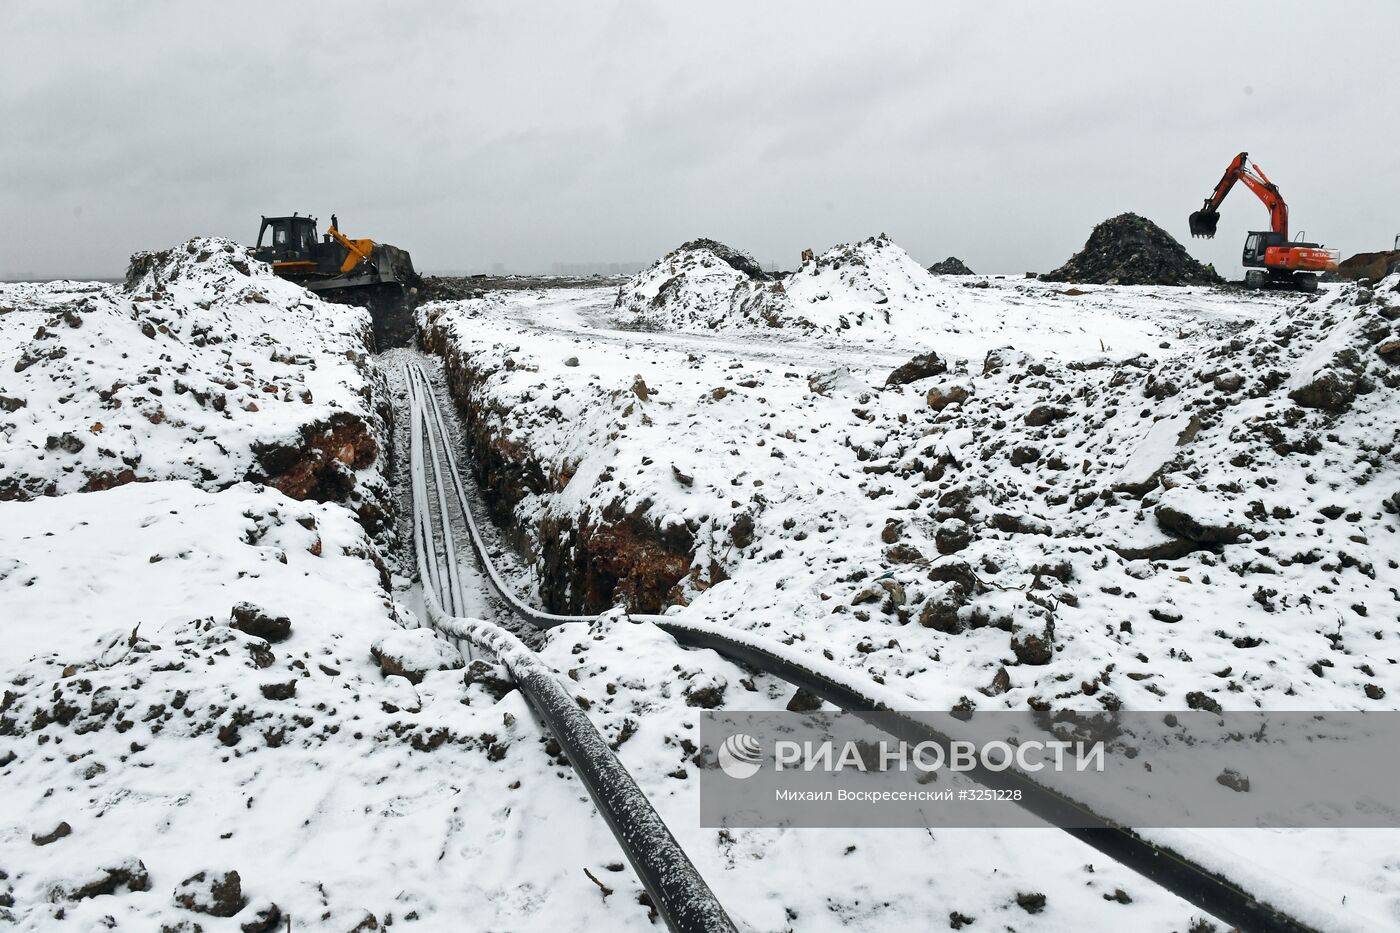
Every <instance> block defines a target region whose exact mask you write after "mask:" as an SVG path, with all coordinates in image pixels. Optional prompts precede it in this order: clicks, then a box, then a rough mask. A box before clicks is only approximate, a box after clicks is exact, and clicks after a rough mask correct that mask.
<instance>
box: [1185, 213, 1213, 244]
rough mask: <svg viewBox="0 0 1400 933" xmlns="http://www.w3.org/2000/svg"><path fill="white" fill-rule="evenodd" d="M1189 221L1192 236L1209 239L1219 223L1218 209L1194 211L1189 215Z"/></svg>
mask: <svg viewBox="0 0 1400 933" xmlns="http://www.w3.org/2000/svg"><path fill="white" fill-rule="evenodd" d="M1190 222H1191V235H1192V236H1199V237H1205V238H1207V239H1209V238H1211V237H1213V236H1215V227H1216V225H1217V224H1218V223H1220V213H1219V212H1218V211H1195V212H1194V213H1192V215H1191V218H1190Z"/></svg>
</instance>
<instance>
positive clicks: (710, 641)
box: [412, 364, 1319, 933]
mask: <svg viewBox="0 0 1400 933" xmlns="http://www.w3.org/2000/svg"><path fill="white" fill-rule="evenodd" d="M412 365H413V367H414V369H416V376H415V378H416V379H417V380H418V383H417V385H418V386H419V389H418V391H420V392H423V393H425V394H427V395H428V396H429V401H428V407H429V408H430V409H431V413H432V417H433V419H434V422H435V425H436V427H437V430H438V431H439V435H438V436H439V437H441V438H442V439H443V447H444V451H443V452H444V458H443V459H444V461H445V464H446V470H447V474H448V476H447V481H448V483H449V484H450V486H451V489H452V492H453V494H454V496H455V497H456V499H457V506H458V508H459V509H460V512H461V514H462V515H463V516H464V525H465V527H466V529H467V532H468V537H469V540H470V543H471V548H472V550H473V552H474V553H475V555H476V558H477V561H478V562H479V564H480V565H481V567H482V569H483V570H484V571H485V576H486V579H487V580H488V581H489V583H490V586H491V587H492V589H493V590H494V591H495V594H496V596H498V597H499V598H500V600H501V601H502V602H503V603H504V604H505V605H506V607H507V608H508V609H509V611H510V613H511V614H512V615H514V616H515V617H516V618H517V619H520V620H521V621H523V622H525V623H527V624H528V625H530V626H533V627H535V628H552V627H554V626H558V625H562V624H565V623H569V622H588V621H593V619H594V618H595V617H593V616H566V615H558V614H554V613H549V612H544V611H542V610H539V609H536V608H535V607H533V606H531V605H529V604H527V603H526V602H524V601H523V600H522V599H520V598H519V596H518V595H516V593H515V592H513V590H512V588H511V587H510V586H508V585H507V583H506V581H505V580H504V578H503V577H502V575H501V574H500V572H499V571H498V569H497V568H496V566H495V564H494V562H493V561H492V559H491V556H490V553H489V551H488V549H487V546H486V542H485V540H484V538H483V537H482V534H481V529H480V527H479V526H478V524H477V521H476V518H475V517H474V515H473V510H472V508H471V503H470V500H469V497H468V493H467V489H466V487H465V485H464V483H463V481H462V474H461V470H460V469H459V468H458V464H457V459H456V454H455V452H454V451H452V450H451V445H450V443H449V438H450V436H449V434H448V432H447V430H446V428H445V425H444V424H443V421H442V413H441V409H440V407H439V406H438V402H437V398H436V395H435V393H434V392H433V390H432V386H431V383H430V382H429V380H428V378H427V375H426V374H425V373H424V372H423V371H422V369H421V367H418V366H417V364H412ZM416 446H417V444H416V443H415V447H416ZM631 618H632V619H634V620H636V621H640V622H650V623H652V624H654V625H656V626H657V627H659V628H661V629H662V630H664V631H666V632H667V633H669V634H670V635H671V636H672V637H673V638H675V639H676V641H677V642H678V643H680V644H681V645H683V646H685V647H689V648H699V649H705V648H708V649H711V650H714V651H716V652H718V653H719V654H721V655H724V656H725V657H727V658H729V659H730V660H733V661H736V662H739V663H741V664H745V665H747V666H749V667H751V668H755V669H757V670H760V671H763V672H765V673H768V674H771V675H773V676H775V677H778V678H780V679H782V680H784V681H787V682H788V683H790V684H792V685H794V686H796V687H799V688H802V689H804V690H807V691H809V692H810V693H813V694H815V695H816V696H818V697H820V698H821V699H822V700H824V701H826V702H828V703H831V704H832V705H834V706H836V707H838V708H840V709H842V710H844V711H846V712H850V713H853V714H856V715H860V714H863V713H864V714H870V715H869V721H870V722H872V723H873V724H874V725H876V726H877V727H879V728H881V729H884V730H885V731H887V732H888V733H889V734H891V735H893V736H894V737H896V738H900V739H904V740H906V741H908V742H909V743H910V744H916V743H918V742H923V741H934V742H937V743H939V744H941V745H946V744H947V742H948V741H949V737H948V736H945V735H943V734H941V733H939V732H936V731H934V730H933V729H932V728H931V727H930V726H929V725H928V724H926V723H924V722H922V721H920V720H919V719H917V718H916V717H914V716H910V715H907V711H908V710H909V709H911V707H912V706H913V705H914V704H913V703H912V701H911V700H909V699H908V698H907V697H904V696H902V695H900V694H898V693H897V692H896V691H891V690H889V689H887V688H885V687H883V686H881V685H879V684H877V683H875V682H874V681H869V682H868V683H858V682H856V680H857V679H856V678H855V677H853V675H852V674H851V672H849V671H847V670H845V669H843V668H839V667H838V666H837V665H835V664H832V663H830V662H827V661H825V660H819V659H817V658H815V657H813V656H812V655H811V654H810V653H808V652H804V651H799V650H795V649H792V648H790V647H788V646H787V645H784V644H781V643H779V642H776V641H773V640H772V639H768V638H765V637H763V636H760V635H755V634H752V633H749V632H744V631H740V630H737V629H733V628H730V627H727V626H721V625H715V624H711V623H706V622H699V621H691V620H688V619H685V618H683V617H680V616H676V615H643V614H634V615H632V616H631ZM969 776H970V777H971V778H972V779H973V780H975V781H977V782H978V783H980V784H982V785H983V786H986V787H989V788H994V789H1015V790H1019V791H1020V792H1021V797H1020V802H1019V804H1018V805H1019V806H1021V807H1023V808H1024V809H1025V810H1027V811H1028V812H1030V813H1032V814H1034V815H1035V816H1037V817H1040V818H1042V819H1044V820H1046V821H1047V822H1050V823H1057V818H1063V817H1065V816H1068V815H1071V814H1072V816H1073V820H1072V822H1074V823H1076V824H1077V825H1076V826H1071V827H1064V826H1061V827H1060V828H1061V831H1062V832H1065V833H1068V834H1069V835H1070V836H1072V837H1074V838H1075V839H1078V840H1079V841H1080V842H1083V843H1084V844H1085V845H1088V846H1090V847H1091V848H1093V849H1095V850H1097V851H1098V852H1100V853H1102V854H1103V855H1105V856H1107V857H1108V858H1110V859H1112V860H1113V861H1115V862H1117V863H1119V864H1121V865H1123V866H1124V867H1126V868H1129V869H1131V870H1132V871H1134V872H1137V873H1138V874H1139V875H1141V876H1142V877H1144V878H1146V879H1147V880H1149V881H1151V882H1152V883H1154V884H1156V885H1158V886H1160V887H1161V888H1163V889H1164V890H1166V891H1169V892H1171V893H1172V894H1175V895H1176V896H1177V897H1180V898H1181V899H1182V900H1185V901H1187V902H1188V903H1190V904H1192V905H1194V906H1195V907H1198V908H1200V909H1201V910H1204V911H1206V912H1207V913H1210V914H1212V915H1213V916H1215V917H1216V918H1218V919H1220V920H1222V921H1224V922H1226V923H1229V924H1231V925H1232V926H1233V927H1235V928H1236V929H1238V930H1241V931H1245V933H1256V931H1257V933H1319V931H1318V930H1317V928H1316V927H1314V926H1311V925H1309V924H1307V923H1304V922H1302V921H1300V920H1297V919H1295V918H1293V917H1291V916H1289V915H1288V914H1287V913H1285V912H1284V911H1283V910H1282V909H1280V908H1278V907H1275V906H1273V905H1271V904H1269V903H1268V902H1266V901H1264V900H1262V899H1260V898H1257V897H1255V896H1254V895H1252V894H1250V893H1249V892H1248V891H1246V890H1245V889H1244V888H1242V887H1241V886H1239V885H1238V884H1236V883H1234V882H1232V881H1230V880H1229V879H1228V878H1226V877H1225V876H1223V875H1221V874H1220V873H1218V872H1215V871H1212V870H1211V869H1209V868H1207V867H1205V866H1203V865H1200V864H1198V863H1197V862H1195V861H1193V860H1191V859H1189V858H1187V857H1186V856H1184V855H1182V854H1180V853H1178V852H1175V851H1173V850H1172V849H1170V848H1168V847H1166V846H1161V845H1157V844H1155V843H1153V842H1151V841H1149V840H1147V839H1145V838H1143V837H1142V836H1141V835H1140V834H1138V833H1137V832H1136V831H1134V830H1133V829H1131V828H1129V827H1126V826H1121V825H1118V824H1116V823H1114V822H1113V821H1111V820H1109V819H1106V818H1103V817H1099V816H1097V815H1096V814H1094V813H1093V811H1092V810H1090V809H1089V808H1087V807H1086V806H1085V805H1083V804H1082V803H1080V802H1078V801H1075V800H1072V799H1070V798H1068V797H1065V796H1064V795H1062V794H1060V793H1058V792H1056V791H1054V790H1052V789H1050V788H1047V787H1045V786H1044V785H1042V784H1040V783H1038V782H1036V781H1035V780H1033V779H1031V778H1030V777H1028V776H1026V775H1024V774H1021V773H1019V772H1015V771H998V772H993V771H989V770H987V769H983V768H979V769H977V770H975V771H972V772H970V773H969ZM1085 824H1089V825H1085Z"/></svg>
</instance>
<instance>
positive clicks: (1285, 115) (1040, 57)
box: [0, 0, 1400, 278]
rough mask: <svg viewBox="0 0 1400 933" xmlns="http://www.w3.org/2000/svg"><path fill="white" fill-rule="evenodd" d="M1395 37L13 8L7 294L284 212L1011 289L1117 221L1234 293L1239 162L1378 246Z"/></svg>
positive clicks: (1159, 17) (1261, 26)
mask: <svg viewBox="0 0 1400 933" xmlns="http://www.w3.org/2000/svg"><path fill="white" fill-rule="evenodd" d="M1227 10H1228V12H1227ZM1397 34H1400V4H1397V3H1394V2H1391V0H1375V2H1369V3H1366V2H1354V3H1351V2H1333V3H1319V2H1317V0H1310V2H1306V3H1291V2H1287V0H1270V2H1267V3H1257V4H1254V3H1247V2H1246V3H1240V2H1236V3H1232V4H1229V5H1228V7H1226V6H1225V5H1222V4H1219V3H1201V4H1195V3H1191V2H1183V0H1175V2H1173V3H1170V4H1160V3H1153V4H1140V3H1127V2H1121V0H1119V2H1104V3H1092V4H1091V3H1077V4H1074V3H1035V4H1032V3H994V2H980V3H958V4H953V3H931V2H908V3H879V2H869V0H862V2H860V3H850V2H846V3H820V2H811V0H805V2H772V0H766V2H762V3H754V2H745V3H737V2H735V3H730V2H720V3H713V2H712V3H689V4H674V3H662V2H595V3H581V2H578V3H505V2H500V3H475V4H445V3H433V4H429V3H417V4H408V3H385V2H383V0H378V2H371V3H359V2H353V0H341V2H337V3H335V4H331V5H325V4H292V3H264V2H246V0H245V2H239V3H234V4H229V3H225V4H206V3H185V2H146V3H139V4H138V3H97V2H93V3H88V4H73V3H65V2H42V3H27V4H21V3H19V2H13V0H0V278H18V277H30V276H43V277H51V276H59V275H68V276H98V275H114V274H118V273H120V271H121V270H123V269H124V268H125V265H126V259H127V256H128V255H129V254H130V253H131V252H133V251H134V250H137V249H146V248H159V247H164V246H168V245H172V244H174V243H177V242H179V241H181V240H182V239H184V238H186V237H188V236H191V235H194V234H206V233H207V234H218V235H223V236H228V237H232V238H235V239H239V240H243V241H245V242H247V241H249V240H251V239H252V238H254V237H255V236H256V233H257V223H258V216H259V215H260V214H262V213H267V214H276V213H290V212H292V211H294V210H295V211H309V212H311V213H313V214H316V215H317V216H319V217H320V218H322V220H323V222H324V221H325V220H326V219H328V218H329V215H330V214H331V212H332V211H336V212H338V213H339V215H340V218H341V221H342V226H344V227H345V229H346V231H347V232H348V233H349V234H351V235H352V236H368V237H372V238H375V239H379V240H383V241H385V242H390V243H394V244H396V245H399V246H402V247H404V248H406V249H408V250H410V251H411V252H412V254H413V256H414V258H415V261H416V263H417V265H418V266H419V268H420V269H427V270H429V271H434V270H444V269H450V270H461V269H478V268H487V267H489V266H491V265H492V264H493V263H497V262H499V263H504V264H505V265H506V266H507V267H509V268H511V269H512V270H519V271H532V270H533V271H548V269H549V267H550V264H551V263H553V262H556V261H563V262H585V261H604V262H607V261H650V260H652V259H654V258H656V257H657V256H659V255H661V254H662V253H664V252H666V251H667V250H669V249H671V248H673V247H674V246H676V245H678V244H679V243H680V242H682V241H683V240H686V239H689V238H692V237H696V236H711V237H715V238H718V239H721V240H724V241H725V242H728V243H730V244H732V245H734V246H737V247H740V248H743V249H746V250H748V251H749V252H752V253H753V254H755V255H756V256H757V257H758V258H759V259H761V260H763V261H765V262H766V261H777V262H780V263H782V264H783V265H784V267H792V266H793V265H795V264H796V260H797V256H798V253H799V252H800V251H801V250H802V249H803V248H804V247H812V248H815V249H818V250H820V249H822V248H825V247H827V246H830V245H832V244H833V243H837V242H843V241H847V240H852V239H858V238H862V237H865V236H869V235H871V234H874V233H879V232H881V231H885V232H888V233H889V234H890V235H891V236H892V237H893V238H894V239H895V241H896V242H898V243H899V244H900V245H902V246H904V247H905V248H906V249H907V250H909V251H910V253H912V254H913V255H914V256H915V257H916V258H918V259H919V260H921V261H923V262H925V263H929V262H932V261H934V260H938V259H942V258H943V257H944V256H947V255H949V254H954V255H957V256H960V257H962V258H963V259H964V260H966V261H967V262H968V263H969V264H970V265H971V266H972V267H973V268H974V269H976V270H978V271H1004V272H1020V271H1023V270H1027V269H1033V270H1038V271H1044V270H1047V269H1050V268H1052V267H1054V266H1056V265H1058V264H1060V263H1061V262H1063V261H1064V260H1065V259H1067V258H1068V257H1069V255H1070V254H1071V253H1073V252H1074V251H1075V250H1077V249H1079V248H1080V246H1082V245H1083V243H1084V240H1085V238H1086V237H1087V236H1088V234H1089V231H1090V229H1091V228H1092V226H1093V224H1094V223H1096V222H1097V221H1100V220H1102V219H1104V218H1106V217H1109V216H1111V215H1114V214H1117V213H1120V212H1123V211H1136V212H1139V213H1142V214H1145V215H1146V216H1148V217H1150V218H1152V219H1153V220H1155V221H1157V222H1158V223H1160V224H1162V225H1163V226H1165V227H1166V228H1167V229H1168V230H1169V231H1170V232H1172V233H1173V234H1174V235H1175V236H1177V238H1178V239H1180V240H1182V241H1183V242H1184V243H1187V245H1188V247H1189V248H1190V249H1191V250H1192V251H1193V252H1194V254H1195V255H1196V256H1197V257H1198V258H1201V259H1203V260H1208V261H1214V262H1215V263H1216V264H1217V266H1218V267H1219V268H1220V269H1221V270H1222V271H1225V272H1232V273H1235V274H1238V271H1239V263H1238V259H1239V252H1240V247H1241V244H1242V242H1243V239H1244V234H1245V232H1246V231H1247V230H1249V229H1257V228H1259V227H1264V226H1266V225H1267V215H1266V213H1265V210H1264V208H1263V206H1262V205H1260V204H1259V203H1258V202H1257V201H1256V200H1255V199H1254V198H1253V197H1252V196H1251V195H1250V194H1249V193H1248V192H1247V191H1246V190H1244V189H1243V188H1239V189H1237V190H1236V191H1235V192H1234V193H1233V194H1232V196H1231V199H1230V200H1229V201H1228V202H1227V203H1226V205H1225V208H1224V211H1223V219H1222V221H1221V224H1220V232H1219V234H1218V236H1217V237H1216V239H1215V240H1214V241H1203V240H1194V241H1193V240H1190V239H1189V237H1188V234H1187V230H1186V215H1187V214H1188V213H1189V212H1190V211H1192V210H1194V209H1195V208H1196V207H1198V206H1199V203H1200V201H1201V199H1202V198H1204V197H1205V195H1206V194H1207V193H1208V192H1209V189H1210V188H1211V186H1212V185H1213V184H1214V183H1215V181H1216V179H1217V178H1218V177H1219V175H1220V173H1221V171H1223V169H1224V168H1225V165H1226V163H1227V162H1228V161H1229V159H1230V158H1231V157H1232V156H1233V155H1234V154H1235V153H1236V152H1238V151H1239V150H1241V149H1247V150H1249V151H1250V153H1251V154H1252V155H1253V156H1255V157H1256V158H1257V159H1258V161H1259V163H1260V164H1261V165H1262V166H1263V167H1264V168H1265V170H1266V171H1267V172H1269V174H1270V175H1271V176H1272V177H1273V179H1274V180H1275V181H1276V182H1277V183H1278V184H1279V186H1280V187H1281V188H1282V190H1283V192H1284V194H1285V196H1286V197H1287V198H1288V201H1289V204H1290V206H1291V208H1292V213H1293V219H1294V227H1295V232H1296V230H1298V229H1306V231H1307V232H1308V233H1309V234H1310V236H1311V237H1313V238H1318V237H1320V238H1322V239H1323V240H1325V241H1326V242H1327V243H1328V244H1329V245H1333V246H1337V247H1339V248H1341V249H1342V251H1343V253H1344V255H1346V254H1350V253H1352V252H1355V251H1360V250H1365V249H1380V248H1388V247H1389V245H1390V243H1391V240H1392V239H1393V237H1394V236H1395V235H1396V234H1397V233H1400V209H1397V208H1400V146H1397V137H1400V130H1398V129H1397V120H1396V116H1395V106H1394V101H1395V99H1396V98H1395V95H1396V93H1397V88H1398V87H1400V80H1397V79H1400V67H1397V65H1396V61H1397V59H1396V53H1395V41H1396V40H1395V37H1396V35H1397Z"/></svg>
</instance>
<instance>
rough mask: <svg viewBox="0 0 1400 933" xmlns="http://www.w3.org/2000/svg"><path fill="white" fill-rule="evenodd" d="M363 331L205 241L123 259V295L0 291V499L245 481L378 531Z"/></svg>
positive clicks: (375, 443)
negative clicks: (143, 484) (350, 514)
mask: <svg viewBox="0 0 1400 933" xmlns="http://www.w3.org/2000/svg"><path fill="white" fill-rule="evenodd" d="M368 328H369V316H368V315H367V313H366V312H365V311H363V310H361V309H359V308H353V307H348V306H344V305H337V304H329V303H326V302H323V301H320V300H319V299H317V298H315V297H314V296H312V295H311V294H310V293H309V292H307V291H306V290H305V289H303V288H301V287H299V286H297V285H294V284H292V283H290V282H287V281H284V280H282V279H280V278H277V277H276V276H274V275H273V274H272V272H271V270H270V269H269V268H268V267H267V265H266V264H264V263H260V262H256V261H254V260H252V259H251V258H250V257H249V255H248V253H247V250H246V249H245V248H244V247H242V246H238V245H236V244H234V243H231V242H228V241H225V240H219V239H209V238H197V239H193V240H190V241H189V242H188V243H186V244H184V245H183V246H181V247H178V248H176V249H173V250H167V251H164V252H160V253H138V254H136V255H135V256H134V257H133V258H132V263H131V269H130V271H129V273H128V276H127V282H126V284H125V285H124V286H103V285H95V284H89V285H82V284H75V283H70V282H58V283H49V284H38V285H36V284H21V285H0V437H3V439H4V445H3V448H0V450H2V451H3V452H0V500H12V499H28V498H32V497H34V496H41V495H56V494H61V493H66V492H75V491H92V490H100V489H107V488H111V487H113V486H117V485H121V484H123V483H127V482H132V481H146V480H151V479H171V478H179V479H189V480H193V481H196V482H198V483H201V484H203V485H206V486H208V487H211V488H219V487H223V486H227V485H229V484H231V483H235V482H238V481H241V480H244V479H253V480H258V481H265V482H269V483H271V484H273V485H276V486H277V487H278V488H279V489H281V490H282V491H283V492H286V493H287V494H289V495H291V496H293V497H296V498H313V499H318V500H323V501H324V500H332V499H333V500H337V501H347V502H352V503H353V504H354V505H355V506H356V507H360V508H362V511H363V513H364V516H363V517H364V518H365V519H366V522H367V525H369V526H377V525H378V523H379V522H380V521H381V520H382V517H381V516H380V514H379V506H378V505H377V504H376V503H377V502H378V501H379V500H382V499H383V496H384V492H383V489H382V482H381V481H380V479H379V478H378V470H379V466H378V459H379V454H380V451H381V447H382V445H383V440H384V431H385V420H384V410H383V393H382V386H381V385H380V377H379V376H378V374H377V372H376V370H375V369H374V367H373V364H372V361H371V359H370V357H369V354H368V344H367V340H368Z"/></svg>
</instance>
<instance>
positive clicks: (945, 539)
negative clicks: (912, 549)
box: [933, 518, 972, 554]
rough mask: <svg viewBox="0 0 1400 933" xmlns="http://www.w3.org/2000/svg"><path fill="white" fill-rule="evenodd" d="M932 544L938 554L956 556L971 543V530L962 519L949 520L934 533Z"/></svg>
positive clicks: (941, 524)
mask: <svg viewBox="0 0 1400 933" xmlns="http://www.w3.org/2000/svg"><path fill="white" fill-rule="evenodd" d="M933 543H934V546H935V547H937V548H938V553H940V554H956V553H957V552H958V551H961V550H962V549H963V548H965V547H967V546H968V545H969V544H971V543H972V529H971V528H969V527H968V524H967V522H965V521H963V520H962V519H960V518H950V519H948V520H946V521H944V522H941V523H940V524H939V526H938V528H937V530H935V531H934V533H933Z"/></svg>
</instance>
